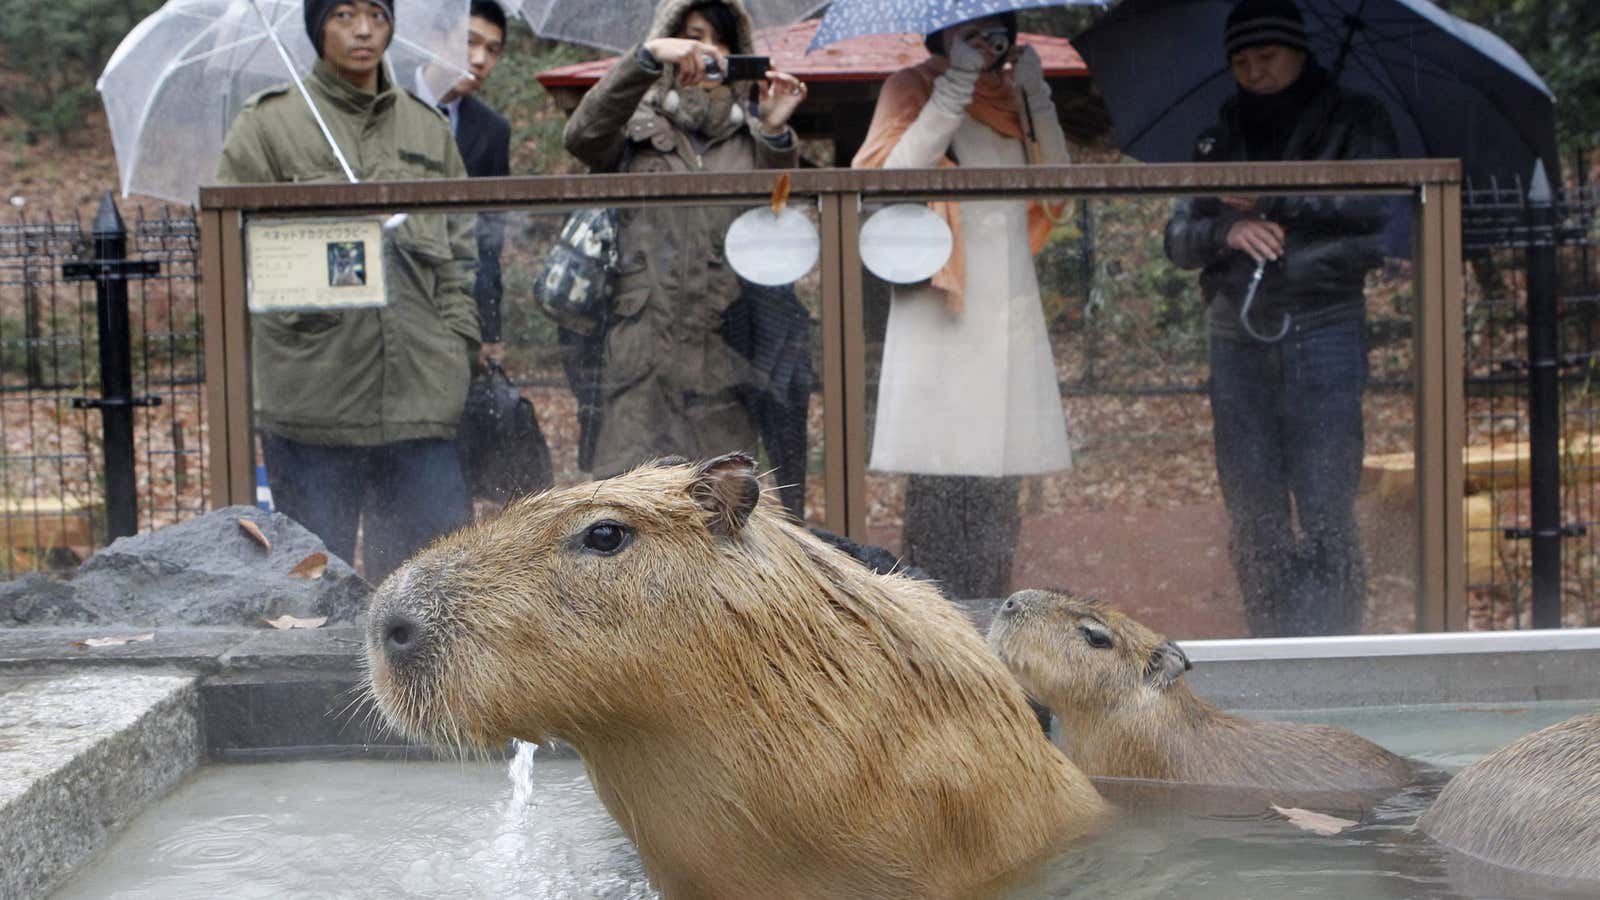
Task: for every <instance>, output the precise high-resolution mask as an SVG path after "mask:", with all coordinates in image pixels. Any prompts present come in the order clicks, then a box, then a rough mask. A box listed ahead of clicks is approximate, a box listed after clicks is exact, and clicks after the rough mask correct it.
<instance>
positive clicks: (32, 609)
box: [0, 572, 94, 628]
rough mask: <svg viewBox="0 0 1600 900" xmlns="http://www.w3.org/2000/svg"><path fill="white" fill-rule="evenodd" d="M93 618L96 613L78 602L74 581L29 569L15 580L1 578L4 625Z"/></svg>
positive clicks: (0, 622)
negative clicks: (71, 582) (72, 582)
mask: <svg viewBox="0 0 1600 900" xmlns="http://www.w3.org/2000/svg"><path fill="white" fill-rule="evenodd" d="M93 621H94V614H93V613H91V612H90V611H89V610H87V609H85V608H84V607H83V604H81V603H79V602H78V600H77V596H76V591H75V590H74V588H73V587H72V585H70V584H68V583H67V582H65V581H62V580H61V579H59V578H51V577H50V576H48V575H43V574H41V573H38V572H29V573H28V574H26V575H23V576H22V577H20V578H18V579H16V580H15V581H0V628H6V627H9V626H12V625H76V624H80V623H88V622H93Z"/></svg>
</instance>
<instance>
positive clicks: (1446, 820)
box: [1417, 713, 1600, 892]
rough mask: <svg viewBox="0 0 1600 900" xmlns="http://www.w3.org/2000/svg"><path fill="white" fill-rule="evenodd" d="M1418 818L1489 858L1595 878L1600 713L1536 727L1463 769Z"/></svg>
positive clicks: (1432, 831)
mask: <svg viewBox="0 0 1600 900" xmlns="http://www.w3.org/2000/svg"><path fill="white" fill-rule="evenodd" d="M1417 826H1418V827H1419V828H1421V829H1422V831H1423V832H1424V833H1426V834H1427V835H1428V836H1430V837H1432V838H1433V839H1434V840H1436V841H1438V842H1439V843H1441V844H1443V845H1445V846H1446V847H1449V848H1451V849H1453V850H1457V851H1459V852H1461V853H1465V854H1467V855H1468V856H1471V857H1474V858H1476V859H1479V860H1482V861H1484V862H1487V863H1492V864H1494V865H1497V866H1503V867H1505V868H1508V869H1517V870H1519V871H1524V872H1532V873H1535V874H1538V875H1544V876H1550V877H1554V878H1564V879H1577V880H1582V881H1594V882H1597V883H1600V713H1588V714H1586V715H1581V716H1576V717H1574V718H1571V719H1568V720H1566V721H1565V722H1560V723H1557V724H1555V725H1551V726H1550V727H1549V728H1545V729H1542V730H1540V731H1536V732H1534V733H1533V734H1530V735H1527V736H1525V737H1523V738H1520V739H1518V740H1516V741H1513V742H1511V743H1510V744H1507V745H1506V746H1504V747H1502V748H1500V749H1499V750H1496V751H1495V752H1493V753H1491V754H1489V755H1488V756H1485V757H1484V758H1483V759H1480V760H1478V761H1477V762H1475V763H1473V764H1472V765H1470V766H1467V767H1466V768H1465V769H1462V770H1461V771H1460V772H1459V773H1457V775H1456V776H1455V777H1454V778H1452V779H1450V783H1449V784H1446V785H1445V786H1444V790H1443V791H1441V792H1440V793H1439V799H1437V800H1435V801H1434V802H1433V805H1432V806H1431V807H1429V808H1428V811H1427V812H1425V813H1423V814H1422V818H1421V819H1419V820H1417ZM1595 887H1596V890H1597V892H1600V884H1596V886H1595Z"/></svg>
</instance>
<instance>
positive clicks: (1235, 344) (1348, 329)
mask: <svg viewBox="0 0 1600 900" xmlns="http://www.w3.org/2000/svg"><path fill="white" fill-rule="evenodd" d="M1366 378H1367V352H1366V341H1365V333H1364V330H1363V324H1362V322H1361V321H1360V320H1354V321H1350V322H1343V323H1338V324H1335V325H1330V326H1328V327H1326V328H1319V329H1314V330H1310V331H1307V332H1304V333H1294V334H1290V335H1289V336H1288V337H1287V338H1285V339H1284V340H1283V341H1282V342H1280V343H1276V344H1266V343H1262V342H1260V341H1256V340H1252V339H1249V338H1245V339H1232V338H1228V337H1223V336H1221V335H1217V334H1213V335H1212V336H1211V413H1212V416H1213V419H1214V435H1215V438H1216V449H1217V475H1218V477H1219V479H1220V481H1221V484H1222V497H1223V501H1224V502H1225V503H1226V504H1227V507H1228V515H1229V518H1230V519H1231V521H1232V528H1231V532H1230V534H1229V536H1228V553H1229V555H1230V557H1231V559H1232V562H1233V568H1234V572H1235V573H1236V574H1237V575H1238V578H1239V588H1240V591H1241V592H1242V594H1243V599H1244V608H1245V616H1246V618H1247V619H1248V621H1249V625H1250V633H1251V634H1253V635H1255V636H1258V637H1265V636H1269V635H1310V634H1350V633H1355V632H1358V631H1360V630H1361V614H1362V606H1363V603H1364V600H1365V598H1366V566H1365V562H1364V561H1363V559H1362V553H1361V535H1360V532H1359V529H1358V528H1357V526H1356V516H1355V498H1356V489H1357V488H1358V487H1359V486H1360V482H1361V458H1362V444H1363V434H1362V419H1361V393H1362V390H1363V389H1364V388H1365V386H1366ZM1296 519H1298V525H1299V529H1298V534H1297V532H1296V527H1295V526H1296Z"/></svg>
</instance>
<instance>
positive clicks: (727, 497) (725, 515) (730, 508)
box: [689, 453, 761, 537]
mask: <svg viewBox="0 0 1600 900" xmlns="http://www.w3.org/2000/svg"><path fill="white" fill-rule="evenodd" d="M689 496H691V497H693V498H694V502H696V503H698V504H700V508H701V509H704V510H705V511H706V512H708V513H711V522H710V525H711V532H712V533H713V534H716V535H720V536H721V537H732V536H734V535H735V534H738V533H739V529H741V528H743V527H744V523H745V522H747V521H749V520H750V514H751V513H752V512H754V511H755V508H756V503H757V502H758V501H760V500H761V481H760V479H758V478H757V477H756V461H755V460H754V459H752V458H750V457H749V456H747V455H745V454H743V453H728V454H725V455H723V456H719V457H717V458H716V459H711V460H707V461H706V462H703V463H701V464H700V468H698V469H696V470H695V478H694V483H693V484H691V485H689Z"/></svg>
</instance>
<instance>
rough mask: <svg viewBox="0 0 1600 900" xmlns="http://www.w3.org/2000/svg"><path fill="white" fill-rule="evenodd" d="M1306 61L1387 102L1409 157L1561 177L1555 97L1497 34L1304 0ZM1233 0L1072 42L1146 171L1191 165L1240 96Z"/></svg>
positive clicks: (1123, 23) (1424, 16) (1345, 2)
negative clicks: (1198, 146) (1159, 165)
mask: <svg viewBox="0 0 1600 900" xmlns="http://www.w3.org/2000/svg"><path fill="white" fill-rule="evenodd" d="M1296 2H1297V3H1298V5H1299V7H1300V10H1301V12H1302V13H1303V14H1304V16H1305V26H1306V37H1307V39H1308V42H1309V44H1310V47H1311V52H1312V53H1313V54H1315V55H1316V57H1317V58H1318V60H1320V61H1321V63H1322V64H1323V66H1325V67H1326V68H1328V69H1329V71H1330V72H1333V73H1334V74H1335V76H1336V77H1337V78H1338V80H1339V83H1340V84H1341V85H1343V86H1344V87H1346V88H1347V89H1350V90H1356V91H1362V92H1364V93H1367V94H1371V95H1372V96H1373V97H1376V98H1378V99H1379V100H1381V101H1382V102H1383V103H1384V105H1386V106H1387V107H1388V109H1389V115H1390V117H1391V118H1392V119H1393V120H1394V126H1395V130H1396V132H1397V133H1398V135H1399V138H1400V152H1401V155H1402V156H1406V157H1443V158H1449V157H1459V158H1460V159H1461V161H1462V165H1463V167H1464V169H1465V173H1466V175H1467V177H1468V178H1470V179H1473V180H1474V181H1480V182H1486V181H1487V179H1489V178H1491V177H1493V178H1496V179H1498V180H1499V181H1500V182H1501V183H1502V184H1504V183H1507V182H1511V181H1514V180H1515V179H1517V178H1521V180H1522V183H1523V184H1527V183H1528V182H1529V179H1530V178H1531V177H1532V174H1533V168H1534V163H1535V162H1537V161H1541V160H1542V161H1543V162H1544V165H1545V169H1546V172H1547V174H1548V175H1549V177H1550V178H1551V180H1552V181H1554V180H1556V173H1557V155H1556V133H1555V98H1554V96H1553V95H1552V94H1551V93H1550V89H1549V88H1548V87H1546V86H1545V83H1544V81H1543V80H1541V79H1540V78H1539V76H1538V75H1537V74H1536V73H1535V72H1534V71H1533V69H1532V68H1531V67H1530V66H1529V65H1528V63H1527V61H1525V60H1524V59H1523V58H1522V57H1521V56H1520V55H1518V53H1517V52H1516V51H1515V50H1513V49H1511V47H1510V46H1509V45H1507V44H1506V43H1505V42H1504V41H1502V40H1500V38H1498V37H1496V36H1495V35H1494V34H1492V33H1490V32H1489V31H1486V30H1484V29H1482V28H1479V27H1478V26H1476V25H1473V24H1471V23H1470V22H1466V21H1463V20H1461V19H1458V18H1456V17H1455V16H1452V15H1450V14H1449V13H1446V12H1444V11H1443V10H1441V9H1439V8H1438V7H1436V6H1434V5H1433V4H1432V3H1431V2H1429V0H1296ZM1232 8H1233V0H1123V2H1122V3H1119V4H1118V5H1117V6H1116V7H1115V8H1114V9H1112V11H1111V12H1110V13H1109V14H1107V15H1106V16H1105V17H1104V18H1103V19H1101V20H1100V21H1099V22H1096V23H1095V24H1094V25H1093V26H1092V27H1090V28H1089V29H1088V30H1087V31H1085V32H1084V33H1083V34H1082V35H1080V36H1078V37H1077V38H1075V39H1074V40H1073V42H1072V43H1073V46H1074V47H1076V48H1077V49H1078V52H1079V53H1080V54H1082V55H1083V58H1084V60H1085V61H1086V62H1087V63H1088V64H1089V71H1090V72H1092V73H1093V75H1094V79H1095V83H1096V84H1098V85H1099V87H1100V91H1101V93H1102V94H1103V95H1104V97H1105V102H1106V106H1107V108H1108V109H1109V110H1110V111H1111V118H1112V121H1113V122H1114V123H1115V125H1116V129H1117V140H1118V143H1119V144H1120V145H1121V147H1122V149H1123V151H1124V152H1126V153H1127V154H1128V155H1129V156H1132V157H1134V158H1136V159H1140V160H1143V161H1145V162H1187V161H1189V160H1191V159H1193V155H1194V141H1195V137H1196V136H1197V135H1199V134H1200V132H1201V131H1202V130H1203V129H1205V128H1206V127H1208V126H1210V125H1211V124H1213V123H1214V122H1215V121H1216V115H1217V108H1218V107H1219V106H1220V105H1221V104H1222V101H1223V100H1225V99H1226V98H1227V97H1228V96H1229V95H1231V94H1232V93H1233V92H1234V91H1235V90H1236V86H1235V82H1234V80H1233V77H1232V75H1231V74H1230V73H1229V71H1228V64H1227V59H1226V57H1225V56H1224V55H1223V50H1222V31H1223V22H1224V21H1225V20H1226V19H1227V17H1228V12H1229V11H1230V10H1231V9H1232Z"/></svg>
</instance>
